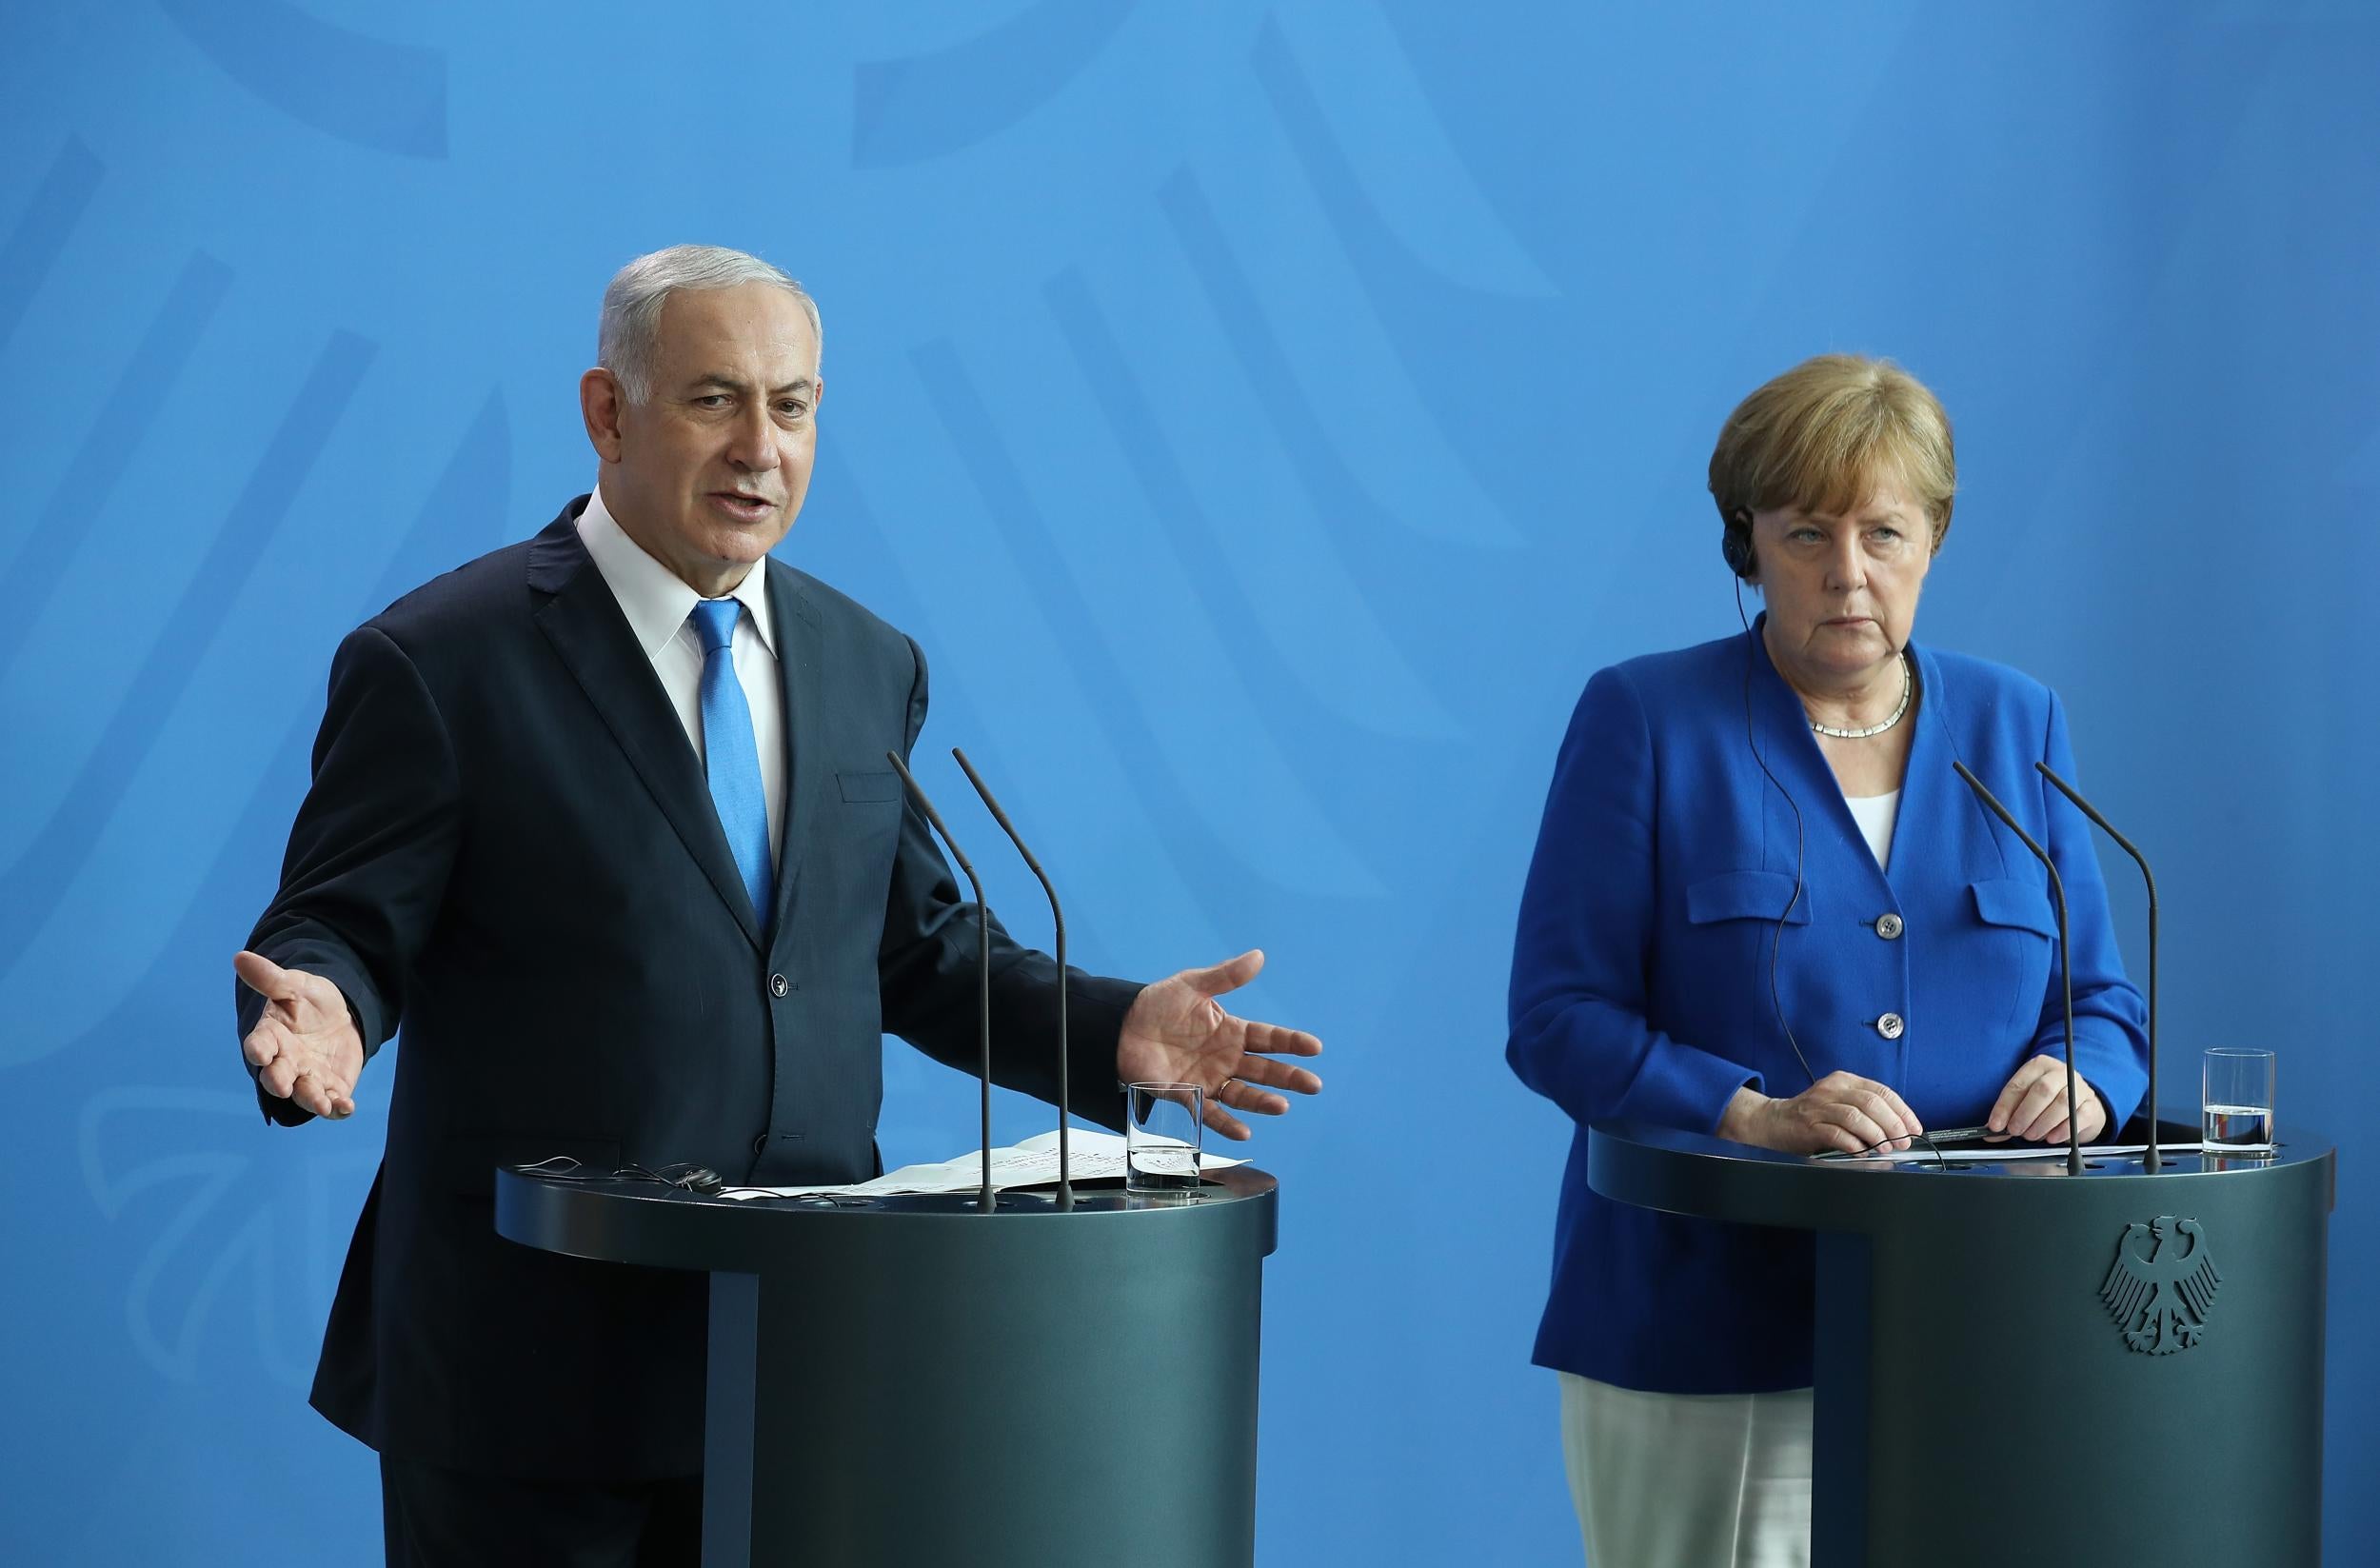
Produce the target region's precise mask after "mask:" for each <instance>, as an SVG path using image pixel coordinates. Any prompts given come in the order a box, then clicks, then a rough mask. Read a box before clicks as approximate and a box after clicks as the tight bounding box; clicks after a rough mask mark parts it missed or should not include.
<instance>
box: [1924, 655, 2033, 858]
mask: <svg viewBox="0 0 2380 1568" xmlns="http://www.w3.org/2000/svg"><path fill="white" fill-rule="evenodd" d="M1913 651H1914V653H1915V654H1916V656H1917V678H1918V679H1919V680H1920V681H1921V682H1923V683H1924V698H1923V705H1921V706H1920V707H1919V708H1918V710H1917V720H1918V723H1917V734H1916V737H1915V739H1914V740H1913V741H1912V742H1911V743H1910V747H1909V775H1908V779H1907V781H1906V782H1905V783H1904V784H1903V785H1902V792H1901V820H1902V821H1903V822H1908V823H1914V824H1916V825H1917V827H1918V829H1919V830H1920V831H1921V832H1923V833H1924V834H1925V836H1926V841H1927V842H1928V843H1930V844H1934V846H1935V847H1934V850H1933V851H1932V852H1931V853H1930V854H1929V856H1928V861H1929V863H1931V864H1934V865H1935V866H1937V867H1954V868H1956V872H1957V875H1958V877H1959V880H1960V881H1962V882H1980V881H1983V880H1984V879H1986V878H1991V877H2005V876H2008V875H2010V870H2009V864H2008V856H2007V851H2006V846H2005V845H2003V844H2002V843H2001V840H2000V835H1999V827H1998V823H1997V821H1996V820H1995V819H1993V817H1992V816H1991V815H1990V813H1989V812H1988V810H1987V809H1986V807H1985V806H1984V804H1983V803H1982V802H1981V801H1978V800H1976V799H1975V797H1974V792H1973V791H1972V790H1970V789H1969V788H1968V787H1967V781H1966V780H1964V779H1962V778H1960V777H1959V776H1958V774H1957V773H1956V772H1954V770H1953V769H1952V767H1951V764H1952V763H1953V762H1954V761H1961V762H1966V763H1967V765H1968V766H1969V767H1973V768H1975V769H1976V771H1977V773H1978V775H1980V773H1981V771H1982V770H1981V768H1980V767H1978V766H1977V763H1978V762H1979V761H1980V759H1974V760H1970V759H1967V758H1964V757H1962V756H1960V746H1959V741H1958V737H1959V733H1960V728H1961V726H1960V725H1959V724H1957V723H1956V722H1955V721H1954V712H1955V707H1954V705H1955V704H1956V702H1957V699H1958V695H1959V694H1958V693H1956V692H1954V691H1953V690H1951V688H1950V686H1949V684H1948V683H1947V682H1946V681H1945V680H1944V678H1943V675H1942V666H1941V665H1940V664H1939V663H1938V662H1936V661H1935V659H1934V656H1933V655H1932V654H1930V653H1928V652H1926V651H1925V649H1923V648H1922V647H1915V646H1914V645H1913ZM1953 846H1955V853H1952V852H1951V850H1952V848H1953ZM1934 874H1935V875H1940V874H1941V872H1940V871H1939V870H1937V871H1936V872H1935V873H1934Z"/></svg>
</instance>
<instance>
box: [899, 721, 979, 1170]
mask: <svg viewBox="0 0 2380 1568" xmlns="http://www.w3.org/2000/svg"><path fill="white" fill-rule="evenodd" d="M884 761H886V762H888V763H890V764H893V771H894V772H896V773H898V774H900V775H901V782H902V784H905V785H906V786H908V790H909V799H910V800H911V801H913V802H915V803H916V804H917V808H918V810H919V811H920V812H921V813H922V814H923V815H924V817H925V820H926V821H927V822H928V823H930V824H933V827H934V831H935V832H937V833H940V834H941V835H942V843H944V844H948V845H949V846H950V858H951V859H952V860H955V861H957V862H958V863H959V869H960V870H962V871H964V872H965V873H966V874H967V885H968V886H970V887H972V888H974V889H975V956H976V984H977V987H978V991H977V997H976V1004H975V1021H976V1028H977V1031H978V1032H979V1033H980V1034H981V1035H982V1045H983V1067H982V1072H981V1074H979V1075H978V1076H979V1077H980V1078H981V1079H982V1084H983V1146H982V1159H983V1184H982V1191H981V1192H980V1193H978V1194H977V1196H976V1204H977V1206H978V1207H979V1208H981V1209H982V1211H983V1212H984V1213H985V1214H990V1213H991V1212H992V1211H993V1210H994V1208H995V1207H997V1206H998V1202H999V1201H998V1199H996V1198H995V1197H994V1196H993V1194H992V906H991V905H990V904H988V903H984V902H983V884H982V883H981V882H978V881H977V880H976V876H975V867H974V866H972V865H970V864H969V863H967V852H966V851H965V850H963V849H962V848H960V847H959V841H958V840H957V839H954V838H952V837H951V836H950V829H949V827H948V826H947V825H945V824H944V823H943V822H942V813H941V812H939V811H937V810H935V809H934V803H933V802H932V801H929V800H927V799H926V798H925V791H924V790H922V789H920V788H919V787H918V782H917V780H916V779H914V778H912V777H910V775H909V764H906V763H904V762H902V760H901V753H899V752H898V751H887V752H885V753H884Z"/></svg>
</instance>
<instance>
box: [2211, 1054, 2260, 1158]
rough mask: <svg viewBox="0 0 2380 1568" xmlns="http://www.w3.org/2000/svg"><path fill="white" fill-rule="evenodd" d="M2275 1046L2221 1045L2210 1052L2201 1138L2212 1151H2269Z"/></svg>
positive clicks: (2231, 1152) (2213, 1152)
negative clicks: (2271, 1048) (2243, 1047)
mask: <svg viewBox="0 0 2380 1568" xmlns="http://www.w3.org/2000/svg"><path fill="white" fill-rule="evenodd" d="M2272 1078H2273V1062H2272V1053H2271V1051H2255V1050H2240V1049H2233V1048H2231V1047H2228V1046H2226V1047H2221V1048H2218V1049H2215V1050H2211V1051H2209V1052H2208V1053H2207V1057H2206V1076H2205V1092H2204V1095H2203V1096H2202V1098H2201V1101H2200V1103H2201V1104H2202V1105H2203V1107H2204V1113H2203V1116H2204V1120H2203V1122H2202V1125H2201V1128H2200V1140H2201V1142H2202V1144H2203V1146H2204V1148H2205V1150H2206V1152H2207V1153H2209V1154H2237V1153H2243V1152H2246V1153H2257V1154H2262V1153H2269V1152H2271V1149H2272V1147H2273V1137H2272Z"/></svg>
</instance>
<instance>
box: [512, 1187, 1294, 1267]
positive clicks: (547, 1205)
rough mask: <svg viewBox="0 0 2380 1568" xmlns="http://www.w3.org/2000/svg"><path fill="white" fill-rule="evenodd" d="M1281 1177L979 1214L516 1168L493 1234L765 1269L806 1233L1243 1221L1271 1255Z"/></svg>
mask: <svg viewBox="0 0 2380 1568" xmlns="http://www.w3.org/2000/svg"><path fill="white" fill-rule="evenodd" d="M1278 1185H1279V1184H1278V1183H1277V1182H1276V1181H1274V1179H1273V1178H1272V1176H1270V1175H1269V1174H1267V1173H1266V1172H1264V1171H1260V1170H1258V1169H1257V1168H1255V1167H1254V1166H1252V1165H1235V1166H1231V1167H1229V1168H1227V1169H1224V1170H1220V1171H1217V1172H1214V1173H1213V1174H1211V1175H1209V1176H1207V1177H1206V1178H1205V1179H1204V1180H1202V1181H1200V1184H1199V1187H1198V1188H1197V1190H1196V1191H1194V1192H1189V1193H1183V1194H1181V1195H1179V1196H1176V1195H1172V1194H1166V1195H1161V1196H1157V1197H1143V1196H1141V1195H1139V1194H1132V1193H1126V1192H1125V1191H1123V1189H1122V1188H1121V1185H1102V1186H1097V1187H1088V1188H1086V1187H1082V1186H1080V1185H1078V1186H1077V1187H1076V1189H1075V1198H1074V1207H1073V1208H1071V1209H1062V1210H1061V1208H1059V1207H1058V1200H1057V1194H1056V1192H1055V1190H1048V1189H1041V1188H1024V1189H1011V1190H1009V1191H1007V1192H1003V1193H1002V1194H1000V1195H999V1206H998V1207H997V1208H996V1209H995V1210H994V1211H993V1212H992V1213H990V1214H988V1215H987V1214H985V1213H983V1212H982V1210H980V1209H979V1208H978V1207H977V1206H976V1194H974V1193H973V1192H966V1193H933V1194H911V1195H904V1196H899V1197H885V1198H854V1197H849V1196H837V1197H825V1196H822V1197H815V1198H753V1199H733V1198H726V1197H723V1196H718V1195H710V1194H704V1193H697V1192H688V1191H686V1190H684V1189H683V1188H679V1187H672V1186H667V1185H664V1184H663V1183H660V1182H656V1181H637V1180H632V1179H621V1180H613V1179H605V1180H600V1181H586V1180H570V1179H557V1178H555V1177H551V1176H541V1175H537V1174H535V1173H532V1172H526V1171H523V1170H519V1169H516V1168H514V1167H512V1166H500V1167H498V1169H497V1171H496V1231H497V1234H499V1235H501V1236H504V1237H506V1238H508V1239H509V1240H511V1241H519V1242H521V1243H523V1244H524V1245H526V1246H532V1247H537V1248H540V1249H542V1250H544V1251H546V1252H560V1253H566V1254H568V1255H570V1256H572V1257H575V1258H591V1259H596V1260H601V1261H605V1262H616V1263H642V1264H647V1265H650V1266H653V1267H659V1268H684V1269H703V1270H729V1271H734V1272H739V1273H765V1272H768V1271H769V1270H770V1269H771V1268H773V1267H777V1266H782V1265H783V1264H784V1263H785V1262H786V1260H788V1259H790V1258H794V1257H797V1256H799V1254H800V1253H801V1252H802V1250H803V1247H804V1246H805V1245H806V1244H808V1243H809V1242H811V1241H814V1240H816V1241H823V1240H825V1239H827V1238H828V1237H832V1238H833V1240H834V1241H836V1242H837V1243H838V1244H848V1242H849V1241H850V1240H851V1239H852V1237H853V1236H854V1235H855V1234H864V1235H866V1236H867V1237H869V1238H871V1239H881V1240H882V1241H884V1242H886V1243H889V1244H896V1245H904V1244H905V1245H943V1244H965V1243H969V1242H973V1243H979V1244H980V1243H982V1242H983V1241H991V1242H992V1243H993V1244H999V1245H1019V1244H1031V1245H1037V1246H1049V1245H1052V1244H1064V1243H1065V1242H1073V1243H1076V1244H1082V1243H1085V1242H1089V1241H1093V1240H1094V1239H1095V1238H1110V1239H1112V1238H1113V1237H1115V1236H1117V1235H1118V1234H1120V1228H1121V1227H1130V1229H1131V1232H1132V1234H1134V1235H1136V1236H1140V1235H1144V1234H1149V1233H1153V1232H1156V1231H1159V1230H1162V1229H1168V1228H1171V1229H1174V1230H1178V1231H1179V1230H1188V1229H1195V1230H1198V1231H1200V1232H1205V1231H1209V1230H1212V1229H1215V1228H1217V1227H1226V1228H1233V1229H1243V1230H1245V1231H1247V1232H1248V1233H1249V1235H1250V1240H1251V1241H1254V1242H1255V1243H1256V1244H1257V1245H1258V1246H1259V1249H1260V1250H1261V1252H1262V1253H1264V1254H1266V1255H1269V1254H1270V1253H1271V1252H1272V1251H1273V1246H1274V1240H1275V1200H1276V1194H1277V1190H1278Z"/></svg>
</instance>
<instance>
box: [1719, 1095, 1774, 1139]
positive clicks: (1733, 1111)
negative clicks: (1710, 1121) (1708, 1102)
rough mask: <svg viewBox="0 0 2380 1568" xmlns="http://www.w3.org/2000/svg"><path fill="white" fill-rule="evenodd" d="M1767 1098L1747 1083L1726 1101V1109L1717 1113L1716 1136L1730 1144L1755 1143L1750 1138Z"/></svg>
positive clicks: (1767, 1100)
mask: <svg viewBox="0 0 2380 1568" xmlns="http://www.w3.org/2000/svg"><path fill="white" fill-rule="evenodd" d="M1768 1102H1769V1097H1768V1096H1767V1095H1764V1094H1762V1093H1761V1092H1760V1091H1759V1090H1757V1089H1755V1088H1754V1087H1753V1086H1752V1085H1751V1084H1749V1083H1747V1084H1745V1085H1743V1086H1742V1087H1741V1088H1739V1089H1737V1090H1736V1091H1735V1097H1734V1098H1733V1099H1731V1100H1729V1101H1728V1102H1727V1109H1725V1110H1723V1111H1721V1112H1720V1113H1719V1126H1718V1134H1719V1136H1720V1137H1721V1138H1724V1139H1726V1140H1727V1141H1730V1142H1732V1143H1750V1142H1754V1141H1755V1139H1754V1138H1753V1136H1752V1131H1753V1127H1754V1124H1755V1120H1756V1119H1757V1118H1758V1116H1759V1114H1760V1110H1761V1107H1763V1106H1765V1105H1766V1104H1768Z"/></svg>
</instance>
